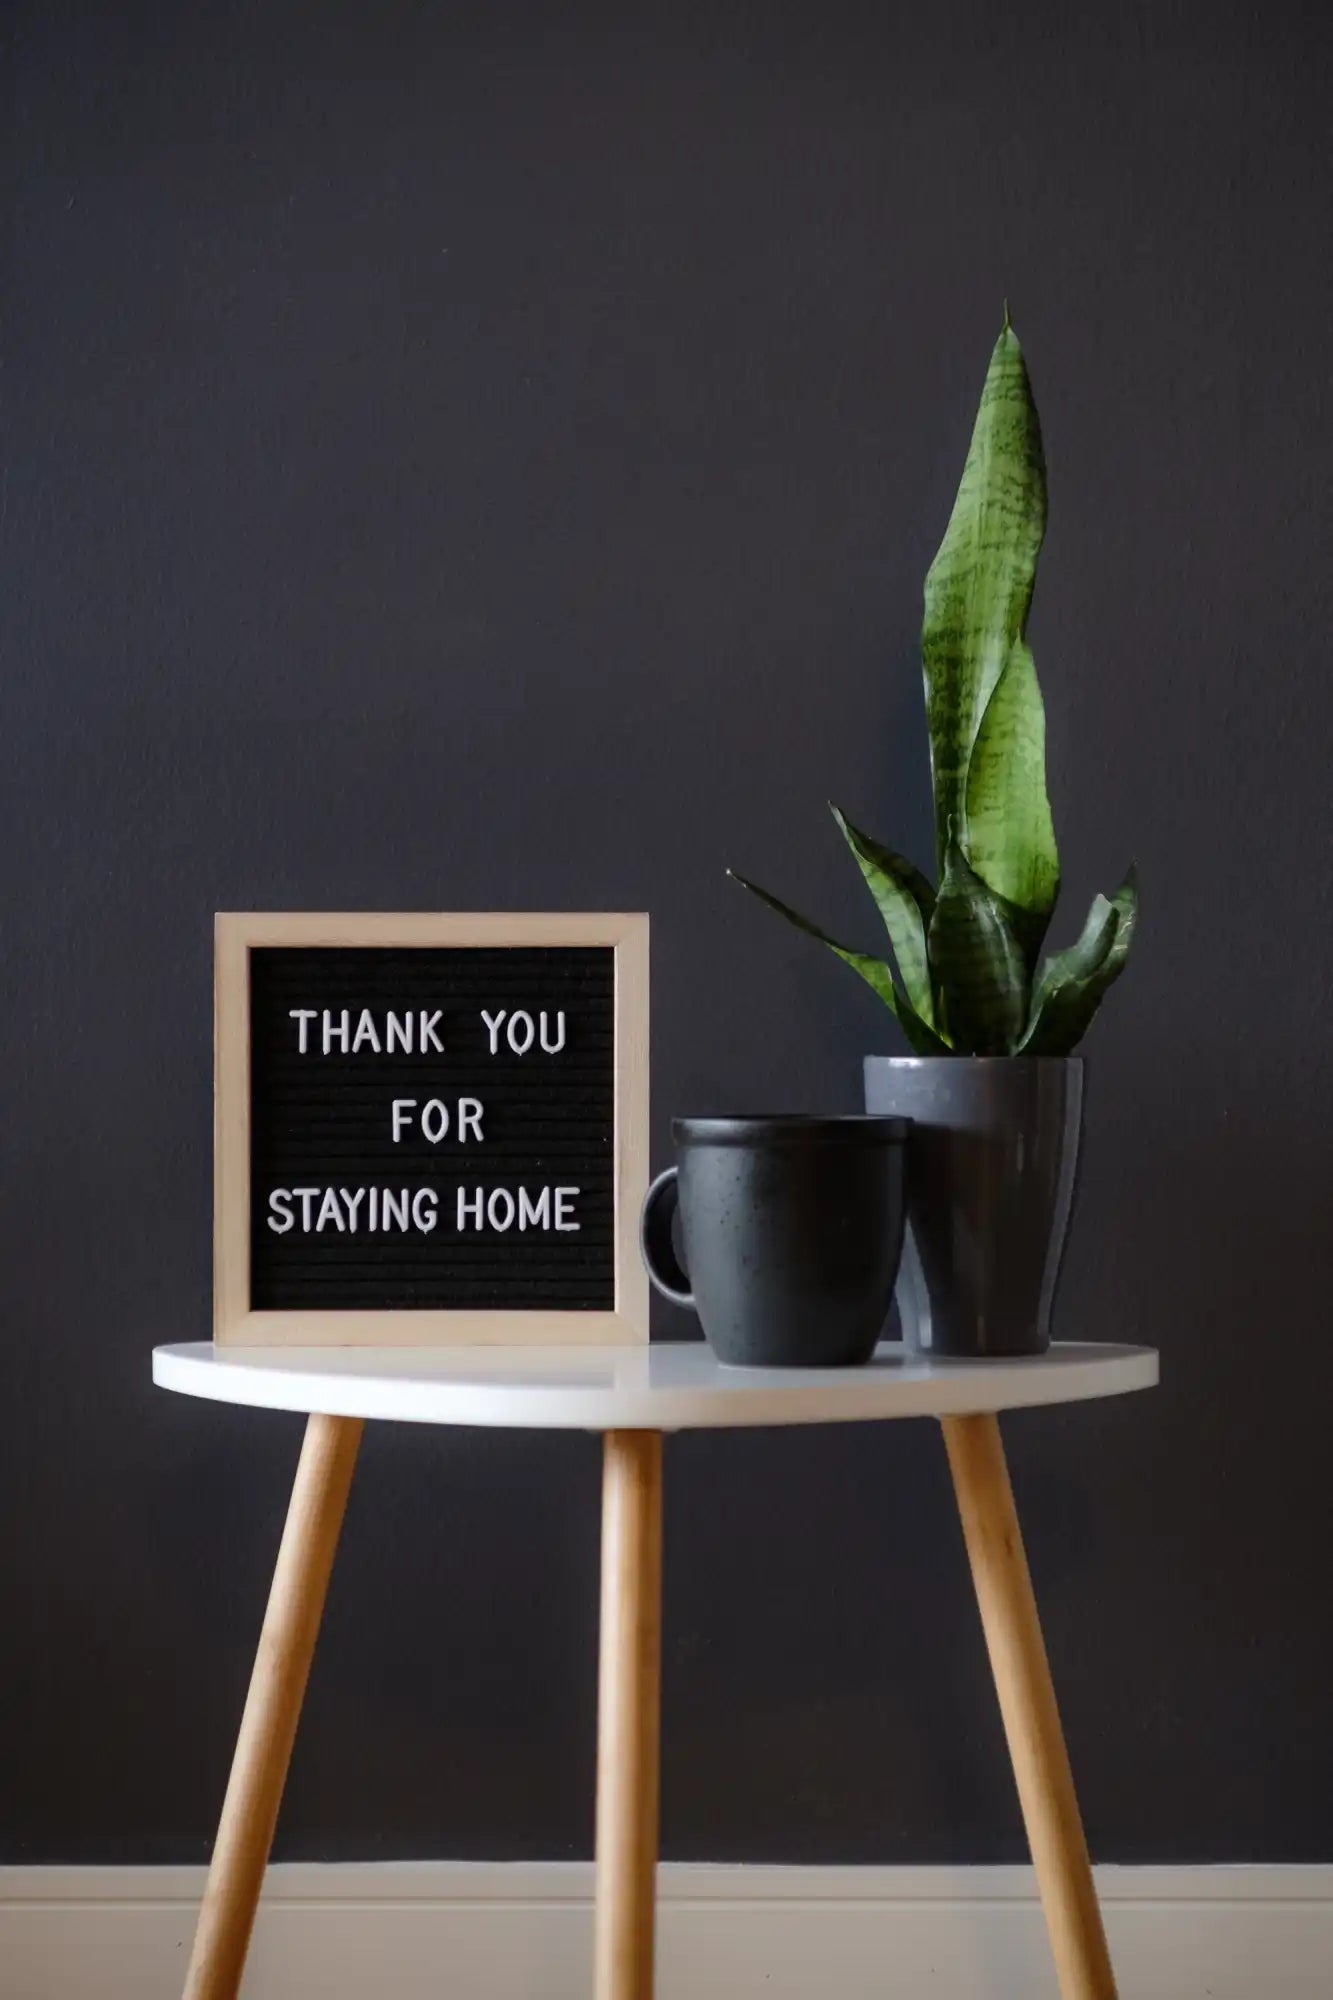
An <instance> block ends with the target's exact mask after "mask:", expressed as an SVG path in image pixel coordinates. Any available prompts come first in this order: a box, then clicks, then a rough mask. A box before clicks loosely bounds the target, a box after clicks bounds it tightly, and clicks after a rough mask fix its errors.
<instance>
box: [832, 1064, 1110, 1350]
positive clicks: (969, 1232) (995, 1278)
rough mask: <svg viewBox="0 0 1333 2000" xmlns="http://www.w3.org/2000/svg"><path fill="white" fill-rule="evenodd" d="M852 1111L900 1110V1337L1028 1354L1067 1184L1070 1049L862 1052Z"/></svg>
mask: <svg viewBox="0 0 1333 2000" xmlns="http://www.w3.org/2000/svg"><path fill="white" fill-rule="evenodd" d="M865 1095H866V1109H867V1111H869V1112H873V1113H874V1114H875V1115H877V1116H883V1115H885V1114H891V1115H894V1116H901V1117H904V1118H910V1119H911V1120H912V1121H913V1123H912V1134H911V1138H910V1139H909V1141H908V1150H907V1216H908V1226H907V1237H906V1241H905V1243H904V1246H903V1264H902V1273H901V1276H900V1278H899V1284H898V1306H899V1312H900V1314H901V1317H902V1322H903V1338H904V1340H905V1341H906V1342H907V1343H908V1344H909V1346H912V1347H916V1348H919V1349H921V1350H923V1351H928V1352H930V1353H932V1354H947V1355H970V1356H983V1355H1007V1354H1040V1353H1042V1352H1043V1351H1044V1350H1045V1348H1046V1347H1047V1346H1048V1345H1049V1344H1050V1338H1051V1305H1052V1302H1053V1300H1054V1297H1055V1284H1056V1279H1057V1278H1058V1276H1059V1272H1060V1259H1061V1256H1062V1254H1063V1252H1064V1246H1065V1235H1066V1232H1067V1230H1068V1227H1069V1216H1070V1210H1071V1208H1072V1205H1073V1196H1074V1174H1075V1169H1076V1167H1077V1164H1078V1146H1079V1135H1080V1132H1081V1130H1082V1120H1083V1060H1082V1058H1081V1057H1080V1056H867V1057H866V1060H865Z"/></svg>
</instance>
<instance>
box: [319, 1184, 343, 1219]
mask: <svg viewBox="0 0 1333 2000" xmlns="http://www.w3.org/2000/svg"><path fill="white" fill-rule="evenodd" d="M326 1222H332V1223H335V1224H336V1225H337V1227H338V1228H339V1229H346V1227H347V1224H346V1223H345V1222H344V1221H343V1212H342V1210H341V1209H340V1208H339V1206H338V1197H337V1195H336V1194H335V1193H334V1192H333V1189H332V1188H325V1190H324V1199H323V1201H322V1202H321V1203H320V1204H319V1221H318V1222H317V1223H316V1224H315V1227H316V1229H322V1228H323V1227H324V1224H325V1223H326Z"/></svg>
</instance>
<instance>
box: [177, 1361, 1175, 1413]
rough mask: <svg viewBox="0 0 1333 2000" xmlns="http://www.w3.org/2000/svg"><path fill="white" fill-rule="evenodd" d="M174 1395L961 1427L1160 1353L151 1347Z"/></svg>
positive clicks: (1093, 1386) (1101, 1381) (1110, 1382)
mask: <svg viewBox="0 0 1333 2000" xmlns="http://www.w3.org/2000/svg"><path fill="white" fill-rule="evenodd" d="M153 1380H154V1381H155V1382H156V1383H157V1384H158V1385H159V1386H160V1387H161V1388H163V1389H175V1390H177V1391H179V1393H180V1394H182V1395H186V1396H204V1397H207V1398H210V1399H211V1400H212V1401H213V1402H217V1403H244V1404H248V1405H250V1406H251V1407H253V1408H255V1409H265V1410H301V1411H305V1412H311V1411H318V1412H320V1413H321V1414H323V1415H326V1416H333V1417H374V1418H384V1419H389V1420H391V1421H393V1422H397V1423H409V1424H474V1425H488V1426H493V1427H496V1428H501V1429H504V1428H512V1429H516V1430H539V1429H540V1430H590V1431H608V1430H657V1431H674V1430H692V1429H701V1430H707V1429H725V1428H728V1427H731V1426H740V1425H751V1424H838V1423H858V1422H868V1421H871V1420H874V1419H879V1418H884V1417H949V1416H963V1415H971V1414H977V1413H980V1412H982V1411H995V1410H1019V1409H1030V1408H1033V1407H1035V1406H1037V1405H1040V1404H1043V1403H1078V1402H1085V1401H1087V1400H1089V1399H1090V1398H1093V1397H1097V1396H1119V1395H1123V1394H1125V1393H1126V1392H1127V1391H1128V1390H1131V1389H1150V1388H1151V1387H1152V1386H1153V1384H1154V1383H1155V1382H1156V1380H1157V1354H1156V1351H1155V1349H1153V1348H1151V1347H1112V1346H1092V1345H1088V1344H1084V1343H1081V1342H1075V1341H1060V1342H1058V1343H1057V1344H1056V1345H1055V1346H1053V1347H1051V1348H1050V1349H1049V1351H1048V1352H1047V1353H1045V1354H1040V1355H1033V1356H1031V1357H1024V1358H1023V1359H1021V1360H1013V1361H948V1360H931V1359H929V1358H926V1357H923V1356H911V1355H907V1354H905V1353H904V1350H903V1348H902V1347H901V1346H899V1345H897V1344H895V1343H891V1342H887V1341H886V1342H885V1343H884V1344H883V1345H882V1346H881V1347H879V1348H877V1349H876V1351H875V1355H874V1357H873V1359H872V1360H871V1361H870V1362H869V1364H868V1365H867V1366H866V1367H864V1368H726V1367H723V1365H722V1364H721V1363H720V1362H719V1361H718V1360H717V1359H716V1358H715V1356H714V1354H713V1351H712V1349H711V1348H710V1347H708V1346H706V1345H705V1344H704V1342H703V1341H670V1342H655V1343H653V1345H651V1346H646V1347H644V1346H638V1347H429V1348H421V1347H417V1348H411V1347H399V1348H389V1347H376V1348H369V1347H284V1348H274V1347H269V1348H258V1347H244V1348H241V1347H224V1348H218V1347H214V1346H213V1344H212V1343H211V1342H210V1341H191V1342H189V1343H188V1344H186V1345H183V1346H179V1347H158V1348H155V1349H154V1351H153Z"/></svg>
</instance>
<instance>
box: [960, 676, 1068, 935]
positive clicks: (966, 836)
mask: <svg viewBox="0 0 1333 2000" xmlns="http://www.w3.org/2000/svg"><path fill="white" fill-rule="evenodd" d="M962 847H963V851H964V853H965V854H966V855H967V858H968V861H969V862H970V863H971V865H972V867H973V868H974V869H975V870H976V872H977V874H978V875H980V876H981V878H982V880H983V881H984V882H987V883H989V885H990V887H991V888H992V889H994V890H995V892H996V894H997V895H1000V896H1003V897H1004V898H1005V899H1006V901H1007V902H1009V903H1012V904H1014V905H1015V906H1016V908H1017V909H1019V910H1021V911H1023V912H1024V913H1025V916H1026V919H1027V920H1026V922H1024V923H1022V924H1021V925H1020V927H1019V933H1020V938H1021V941H1022V943H1023V946H1024V949H1025V951H1026V953H1027V957H1028V964H1029V966H1031V965H1032V964H1034V963H1035V961H1036V956H1037V953H1038V952H1039V951H1040V949H1041V942H1042V939H1043V938H1044V936H1045V935H1046V926H1047V924H1048V922H1049V921H1050V915H1051V911H1052V910H1053V909H1054V908H1055V899H1056V896H1057V895H1058V894H1059V891H1060V859H1059V855H1058V853H1057V851H1056V846H1055V828H1054V826H1053V825H1052V824H1051V806H1050V800H1049V799H1048V798H1047V796H1046V715H1045V710H1044V709H1043V707H1042V700H1041V688H1040V687H1039V686H1038V683H1037V669H1036V667H1035V666H1034V664H1033V660H1032V654H1031V651H1030V650H1029V648H1028V645H1027V642H1026V641H1025V640H1023V639H1015V640H1014V643H1013V645H1012V646H1011V647H1010V649H1009V658H1008V660H1007V661H1006V663H1005V668H1004V672H1003V673H1002V674H1001V675H1000V678H999V680H998V681H997V682H996V683H995V688H994V691H993V693H992V694H991V698H990V700H989V701H988V702H987V703H986V712H985V714H984V715H983V716H982V718H981V726H980V728H979V729H978V730H977V734H976V741H975V742H974V743H973V745H972V755H971V757H970V759H969V761H968V767H967V791H966V811H965V815H964V820H963V839H962Z"/></svg>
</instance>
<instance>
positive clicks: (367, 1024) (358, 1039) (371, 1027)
mask: <svg viewBox="0 0 1333 2000" xmlns="http://www.w3.org/2000/svg"><path fill="white" fill-rule="evenodd" d="M362 1042H369V1043H370V1046H371V1048H372V1049H374V1051H375V1054H376V1055H379V1054H380V1052H381V1051H380V1038H379V1036H378V1035H377V1034H376V1032H375V1023H374V1022H373V1021H372V1020H371V1018H370V1009H369V1007H363V1008H362V1009H361V1019H360V1020H359V1021H358V1022H357V1024H356V1034H355V1035H354V1036H353V1038H352V1054H353V1055H355V1054H356V1052H357V1050H358V1049H359V1048H360V1046H361V1044H362Z"/></svg>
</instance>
